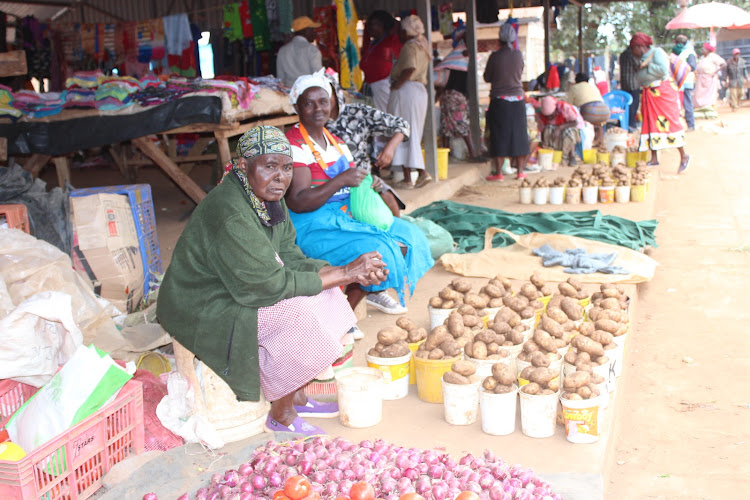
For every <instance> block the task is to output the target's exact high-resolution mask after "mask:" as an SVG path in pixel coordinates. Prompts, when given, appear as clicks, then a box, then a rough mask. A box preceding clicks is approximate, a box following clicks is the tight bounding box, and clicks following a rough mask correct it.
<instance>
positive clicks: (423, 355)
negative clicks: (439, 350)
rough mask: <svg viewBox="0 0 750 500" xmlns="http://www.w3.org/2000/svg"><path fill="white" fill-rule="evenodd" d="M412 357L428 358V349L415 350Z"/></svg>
mask: <svg viewBox="0 0 750 500" xmlns="http://www.w3.org/2000/svg"><path fill="white" fill-rule="evenodd" d="M414 357H415V358H419V359H429V357H430V351H424V350H423V351H417V352H415V353H414Z"/></svg>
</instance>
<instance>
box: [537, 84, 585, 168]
mask: <svg viewBox="0 0 750 500" xmlns="http://www.w3.org/2000/svg"><path fill="white" fill-rule="evenodd" d="M539 111H540V112H539V114H537V116H536V121H537V123H538V124H539V133H540V135H541V136H542V147H543V148H549V149H554V150H556V151H562V161H561V162H560V166H563V167H567V166H568V165H570V164H571V163H574V164H575V163H577V161H578V157H577V155H576V148H577V146H578V143H579V142H581V129H583V127H584V123H583V117H582V116H581V113H580V112H579V111H578V108H576V107H575V106H573V105H572V104H570V103H568V102H565V101H558V100H557V99H555V98H554V97H552V96H551V95H548V96H547V97H544V98H543V99H542V102H541V106H540V110H539Z"/></svg>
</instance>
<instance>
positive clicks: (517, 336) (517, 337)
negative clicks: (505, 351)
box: [503, 330, 525, 345]
mask: <svg viewBox="0 0 750 500" xmlns="http://www.w3.org/2000/svg"><path fill="white" fill-rule="evenodd" d="M505 339H506V340H505V342H503V345H504V344H505V343H506V342H511V343H512V344H513V345H519V344H523V341H524V340H525V338H524V336H523V333H521V332H519V331H517V330H511V332H510V333H509V334H508V335H506V336H505Z"/></svg>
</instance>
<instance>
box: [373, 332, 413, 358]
mask: <svg viewBox="0 0 750 500" xmlns="http://www.w3.org/2000/svg"><path fill="white" fill-rule="evenodd" d="M408 338H409V333H408V332H407V331H406V330H404V329H403V328H401V327H399V326H387V327H385V328H383V329H382V330H380V331H379V332H378V343H377V344H375V347H373V348H372V349H370V350H369V351H368V352H367V354H369V355H370V356H375V357H376V358H400V357H401V356H406V355H407V354H409V353H410V352H411V350H409V344H408V343H407V339H408Z"/></svg>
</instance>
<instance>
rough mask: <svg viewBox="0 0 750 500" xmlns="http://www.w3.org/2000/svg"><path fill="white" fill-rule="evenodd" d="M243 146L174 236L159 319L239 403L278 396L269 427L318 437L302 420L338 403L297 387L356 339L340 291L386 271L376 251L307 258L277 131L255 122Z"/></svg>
mask: <svg viewBox="0 0 750 500" xmlns="http://www.w3.org/2000/svg"><path fill="white" fill-rule="evenodd" d="M237 153H238V154H239V157H240V158H239V160H238V161H237V162H236V163H235V164H234V166H233V167H232V170H231V171H230V173H229V175H227V176H226V177H225V179H224V181H223V182H222V183H221V184H220V185H219V186H218V187H216V188H215V189H214V190H213V191H211V192H210V193H209V194H208V196H206V198H205V199H204V200H203V201H202V202H201V203H200V204H199V205H198V207H197V208H196V209H195V212H194V213H193V215H192V217H191V218H190V221H189V222H188V224H187V226H185V229H184V231H183V232H182V235H181V236H180V239H179V241H178V242H177V245H176V247H175V250H174V254H173V256H172V262H171V264H170V266H169V268H168V269H167V272H166V274H165V276H164V282H163V284H162V286H161V289H160V291H159V303H158V306H157V314H158V317H159V321H160V323H161V325H162V326H163V327H164V329H165V330H167V332H169V333H170V334H171V335H172V336H173V337H175V339H177V340H178V341H179V342H180V343H181V344H182V345H183V346H185V348H186V349H188V350H190V351H191V352H192V353H194V354H195V356H196V357H197V358H198V359H200V360H201V361H203V362H204V363H205V364H206V365H207V366H208V367H209V368H211V369H212V370H213V371H215V372H216V373H217V374H218V375H219V376H220V377H221V378H222V379H224V381H226V382H227V384H229V386H230V387H231V388H232V390H233V391H234V393H235V394H236V395H237V398H238V399H239V400H241V401H258V400H259V399H260V394H261V393H260V391H261V390H262V391H263V394H264V395H265V397H266V399H268V400H269V401H271V412H270V414H269V415H268V420H267V422H266V427H267V429H268V430H270V431H292V432H298V433H303V434H307V435H313V434H320V433H322V432H323V431H322V430H321V429H320V428H318V427H316V426H314V425H311V424H309V423H308V422H306V421H305V420H303V418H302V417H333V416H336V415H337V414H338V406H337V405H336V404H335V403H318V402H316V401H313V400H309V399H307V398H306V397H305V396H304V393H303V392H302V390H301V389H302V387H304V386H305V385H306V384H307V383H308V382H309V381H310V380H312V379H313V378H314V377H315V376H316V375H318V374H319V373H321V372H323V371H324V370H326V369H327V368H328V367H329V366H330V365H331V363H333V362H334V361H335V360H336V359H337V358H338V357H339V356H340V355H341V352H342V343H343V342H344V341H346V340H347V339H346V337H351V336H347V335H346V332H347V330H349V329H350V328H351V326H352V325H354V323H355V322H356V320H355V317H354V314H353V313H352V310H351V308H350V307H349V305H348V304H347V302H346V298H345V297H344V295H343V294H342V293H341V290H340V289H339V287H340V286H346V285H349V284H351V283H356V284H357V285H358V286H373V285H378V284H380V283H381V282H383V281H384V280H386V279H387V277H388V270H387V269H386V264H385V263H384V262H383V260H382V259H381V255H380V254H379V253H378V252H376V251H371V252H368V253H365V254H363V255H358V256H354V257H353V258H352V259H351V262H349V263H347V264H346V265H343V266H331V265H329V264H328V263H327V262H325V261H322V260H315V259H309V258H307V257H305V256H304V255H303V253H302V252H301V251H300V249H299V247H298V246H297V245H296V244H295V243H294V240H295V237H296V233H295V230H294V226H293V225H292V222H291V221H290V220H289V217H288V211H287V208H286V204H285V203H284V200H283V198H284V194H285V193H286V192H287V189H288V188H289V185H290V183H291V181H292V172H293V167H292V150H291V147H290V145H289V141H288V140H287V139H286V137H285V136H284V134H283V133H282V132H281V131H280V130H278V129H276V128H274V127H268V126H259V127H255V128H253V129H251V130H250V131H248V132H247V133H245V135H243V136H242V138H241V139H240V141H239V144H238V146H237ZM348 340H349V341H351V339H350V338H349V339H348Z"/></svg>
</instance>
